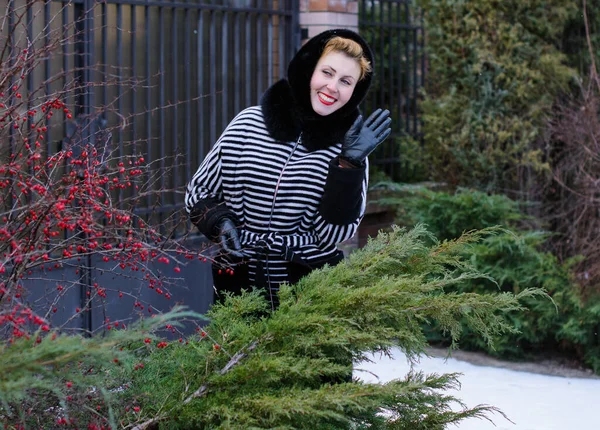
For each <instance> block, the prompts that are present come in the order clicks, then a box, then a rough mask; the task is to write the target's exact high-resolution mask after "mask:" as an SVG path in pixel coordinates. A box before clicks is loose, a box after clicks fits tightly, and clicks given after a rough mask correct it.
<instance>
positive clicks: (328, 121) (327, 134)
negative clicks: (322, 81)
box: [260, 29, 374, 151]
mask: <svg viewBox="0 0 600 430" xmlns="http://www.w3.org/2000/svg"><path fill="white" fill-rule="evenodd" d="M335 36H340V37H344V38H347V39H352V40H354V41H356V42H358V43H359V44H360V45H361V46H362V48H363V51H364V53H365V55H366V57H367V59H368V60H369V62H370V63H371V66H372V67H374V64H373V53H372V52H371V49H370V48H369V46H368V45H367V43H366V42H365V40H364V39H363V38H362V37H360V36H359V35H358V34H357V33H355V32H353V31H350V30H345V29H337V30H328V31H325V32H323V33H321V34H318V35H317V36H315V37H313V38H312V39H310V40H309V41H308V42H306V44H305V45H304V46H303V47H302V48H301V49H300V50H299V51H298V53H297V54H296V55H295V56H294V58H293V59H292V61H291V62H290V64H289V66H288V79H282V80H280V81H278V82H276V83H275V84H273V86H271V87H270V88H269V89H268V90H267V91H266V92H265V94H264V95H263V97H262V100H261V103H260V104H261V107H262V111H263V115H264V118H265V123H266V126H267V130H268V131H269V133H270V134H271V136H272V137H273V138H274V139H276V140H280V141H286V142H289V141H295V140H297V139H298V137H299V136H300V133H302V143H303V144H304V146H306V147H307V148H308V149H309V150H310V151H314V150H317V149H320V148H326V147H328V146H331V145H334V144H336V143H340V142H341V141H342V139H343V137H344V134H346V131H348V129H349V128H350V126H351V125H352V123H353V122H354V121H355V120H356V117H357V116H358V115H359V110H358V105H359V104H360V103H361V102H362V101H363V99H364V98H365V96H366V95H367V92H368V90H369V87H370V85H371V80H372V77H373V72H371V73H368V74H367V75H366V76H365V77H364V79H362V80H360V81H359V82H358V83H357V84H356V87H355V88H354V92H353V93H352V97H351V98H350V100H349V101H348V103H346V104H345V105H344V106H343V107H342V108H340V109H339V110H337V111H335V112H334V113H332V114H331V115H327V116H321V115H318V114H316V113H315V112H314V110H313V109H312V106H311V103H310V80H311V77H312V74H313V72H314V70H315V67H316V65H317V63H318V61H319V58H321V54H322V53H323V49H324V48H325V45H326V44H327V42H328V41H329V39H331V38H332V37H335Z"/></svg>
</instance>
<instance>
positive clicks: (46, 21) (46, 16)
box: [43, 2, 52, 156]
mask: <svg viewBox="0 0 600 430" xmlns="http://www.w3.org/2000/svg"><path fill="white" fill-rule="evenodd" d="M50 13H51V3H50V2H46V3H44V45H45V46H49V45H50V21H51V19H52V16H51V15H50ZM50 73H52V70H51V68H50V56H49V55H48V56H47V57H46V58H45V59H44V81H46V85H45V87H44V91H45V93H46V94H45V96H46V97H47V96H48V95H49V94H50V82H49V80H50ZM46 129H47V130H46V131H45V132H44V134H43V136H44V140H45V141H46V154H47V156H51V155H52V150H51V147H50V142H49V139H48V137H49V136H50V130H51V129H52V128H51V125H50V123H47V126H46Z"/></svg>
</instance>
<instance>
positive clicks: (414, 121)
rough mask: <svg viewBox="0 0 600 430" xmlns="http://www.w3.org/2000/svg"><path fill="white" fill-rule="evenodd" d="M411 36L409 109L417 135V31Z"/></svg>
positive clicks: (414, 131) (414, 132)
mask: <svg viewBox="0 0 600 430" xmlns="http://www.w3.org/2000/svg"><path fill="white" fill-rule="evenodd" d="M412 36H413V85H412V87H413V98H412V102H411V109H412V112H413V134H416V133H417V120H418V118H417V86H418V82H417V64H418V61H417V31H416V30H414V31H413V33H412Z"/></svg>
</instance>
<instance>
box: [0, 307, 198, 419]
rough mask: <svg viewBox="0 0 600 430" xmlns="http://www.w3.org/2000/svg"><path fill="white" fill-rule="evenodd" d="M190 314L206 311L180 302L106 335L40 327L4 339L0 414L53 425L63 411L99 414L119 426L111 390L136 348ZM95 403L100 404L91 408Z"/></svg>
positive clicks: (85, 416)
mask: <svg viewBox="0 0 600 430" xmlns="http://www.w3.org/2000/svg"><path fill="white" fill-rule="evenodd" d="M186 317H194V318H198V317H201V316H200V315H198V314H196V313H193V312H187V311H183V310H182V309H180V308H175V309H173V310H172V311H171V312H169V313H166V314H163V315H157V316H156V317H154V318H152V319H149V320H144V321H140V322H139V323H137V324H136V325H134V326H131V327H129V328H128V329H126V330H118V329H115V330H111V331H110V332H109V333H107V334H106V335H105V336H98V337H91V338H86V337H82V336H77V335H67V334H59V333H55V332H48V333H44V335H43V336H42V333H40V332H38V333H36V334H35V335H34V336H31V337H29V338H26V337H22V338H20V339H17V340H16V341H14V342H12V343H11V344H0V368H1V369H2V372H0V418H2V421H3V422H5V423H7V425H8V424H9V423H13V424H15V423H19V424H20V425H22V426H23V427H25V428H27V427H29V426H33V427H36V428H37V427H39V426H41V427H42V428H52V427H54V426H55V425H56V421H57V419H58V418H61V417H67V418H74V417H80V418H83V419H84V421H85V422H90V421H93V418H94V417H95V416H97V417H98V421H99V422H107V423H110V425H111V426H112V427H113V428H116V424H115V420H114V413H115V411H114V407H115V406H116V404H117V400H118V399H117V398H116V396H115V395H114V393H113V394H111V391H114V390H115V389H117V388H118V387H119V386H121V385H123V384H124V381H126V375H128V374H129V373H131V371H132V369H133V368H134V366H135V363H136V360H138V361H139V359H136V353H135V350H136V349H138V348H140V346H141V345H144V342H143V340H144V339H152V340H155V339H156V336H155V335H153V334H152V332H153V331H155V330H157V329H160V328H163V327H164V326H165V324H167V323H170V324H171V325H177V322H176V321H175V320H177V319H181V318H186ZM92 397H93V398H94V399H92ZM82 399H89V400H90V401H85V402H80V401H81V400H82ZM92 405H98V406H99V409H98V410H92V408H91V406H92ZM90 416H91V417H92V418H91V419H90ZM15 425H16V424H15ZM17 427H18V426H17Z"/></svg>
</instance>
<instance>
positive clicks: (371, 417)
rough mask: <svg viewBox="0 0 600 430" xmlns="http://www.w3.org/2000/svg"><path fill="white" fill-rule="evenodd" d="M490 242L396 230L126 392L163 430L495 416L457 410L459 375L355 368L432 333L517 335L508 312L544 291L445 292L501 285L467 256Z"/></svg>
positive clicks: (213, 325)
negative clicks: (473, 284)
mask: <svg viewBox="0 0 600 430" xmlns="http://www.w3.org/2000/svg"><path fill="white" fill-rule="evenodd" d="M486 234H489V231H483V232H473V233H470V234H467V235H463V236H461V237H460V238H458V239H456V240H454V241H445V242H443V243H434V244H433V245H430V244H429V243H431V242H435V240H433V239H434V238H433V237H432V236H431V234H430V233H428V232H427V231H426V230H425V229H424V228H423V226H420V225H419V226H416V227H415V228H414V229H413V230H411V231H408V232H406V231H404V230H401V229H398V228H394V229H393V231H392V232H390V233H389V234H384V233H380V235H379V236H378V237H377V238H376V239H374V240H371V241H370V242H369V243H368V245H367V246H366V247H365V248H364V249H361V250H358V251H356V252H355V253H353V254H351V255H350V257H349V259H348V260H347V261H344V262H342V263H340V264H339V265H337V266H335V267H326V268H324V269H321V270H318V271H315V272H313V273H311V274H310V275H309V276H307V277H305V278H304V279H302V280H301V281H300V282H299V283H298V284H296V285H294V286H283V287H282V289H281V292H280V301H281V304H280V307H279V308H278V309H277V310H276V311H274V312H270V311H268V310H267V306H266V303H265V301H264V298H263V296H262V295H261V294H260V293H259V292H248V293H245V294H243V295H241V296H237V297H230V298H228V299H227V300H226V302H225V303H224V304H223V305H215V306H214V307H213V308H212V310H211V311H210V313H209V317H210V319H211V322H210V324H209V325H208V326H207V327H205V328H204V330H205V331H204V332H202V333H200V334H198V337H197V339H195V340H190V343H189V344H188V345H181V346H173V347H169V348H166V349H165V350H162V351H159V352H156V353H154V354H152V355H150V356H148V357H147V359H146V360H145V367H144V369H143V370H142V371H138V372H135V373H134V374H133V381H132V388H131V390H128V392H127V395H130V396H134V397H135V398H137V399H143V403H142V411H141V414H142V416H141V417H140V419H148V420H150V422H152V423H160V428H244V429H251V428H256V429H257V428H282V429H284V428H290V429H291V428H323V429H337V428H340V429H342V428H343V429H346V428H349V427H350V428H371V429H384V428H385V429H392V428H394V429H443V428H445V427H446V425H448V424H450V423H456V422H458V421H460V420H462V419H465V418H468V417H474V416H478V417H486V416H487V415H488V414H489V413H490V412H492V411H493V410H494V409H493V408H489V407H486V406H481V407H476V408H474V409H468V408H466V407H464V405H463V406H462V408H459V410H458V411H457V410H456V408H451V405H452V404H454V403H455V402H456V400H457V399H454V398H453V397H450V396H447V395H445V394H444V391H445V390H447V389H449V388H450V387H452V386H455V384H457V383H458V379H457V375H422V374H410V375H406V376H405V377H402V378H400V379H398V380H396V381H393V382H390V383H387V384H382V385H379V384H365V383H362V382H360V381H359V380H354V381H351V382H350V380H349V378H350V376H351V371H352V369H351V363H352V362H357V361H360V360H362V359H364V358H366V356H367V354H368V353H371V352H383V353H387V352H388V351H390V348H392V347H393V346H396V345H398V346H400V348H401V349H402V350H403V351H404V352H405V353H406V354H407V356H408V357H409V358H410V359H414V358H415V357H416V356H417V355H418V354H422V353H423V352H424V348H425V347H426V345H427V342H426V339H425V335H424V331H423V326H424V325H426V324H437V325H438V326H439V327H440V328H441V329H442V330H444V331H445V332H446V333H448V334H449V336H450V337H451V338H452V339H454V340H455V341H458V340H459V339H460V337H461V334H462V333H463V332H464V331H465V330H467V329H468V330H469V331H470V332H471V333H473V334H476V335H477V336H480V337H481V338H482V339H484V340H485V342H486V343H489V344H493V342H494V341H495V340H496V339H497V338H498V337H499V336H503V335H506V334H507V333H510V332H513V331H514V328H513V327H512V326H511V324H510V321H507V320H506V319H505V315H506V314H507V313H509V312H518V311H522V310H523V307H522V305H521V304H520V301H522V300H524V299H525V297H533V296H536V295H539V294H540V291H539V290H535V289H532V290H525V291H523V292H521V293H520V294H519V295H515V294H513V293H511V292H506V293H499V292H497V291H496V292H493V293H485V294H475V293H458V292H454V293H449V294H448V293H445V291H446V290H447V289H449V288H451V287H453V286H456V285H461V284H463V283H464V282H466V281H468V280H475V279H480V280H485V279H489V280H490V282H491V279H490V278H489V277H488V276H487V275H486V274H484V273H482V272H480V271H478V270H475V268H474V266H473V264H472V263H471V262H470V261H469V260H468V259H466V258H464V255H465V253H467V250H468V249H469V248H470V247H471V246H472V245H473V244H474V243H477V242H478V241H479V240H480V239H481V237H482V236H485V235H486ZM542 300H544V299H542ZM216 345H218V347H216ZM399 376H400V375H399ZM459 406H460V403H459ZM381 411H386V415H385V416H381V415H378V413H379V412H381ZM386 417H387V418H386Z"/></svg>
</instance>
